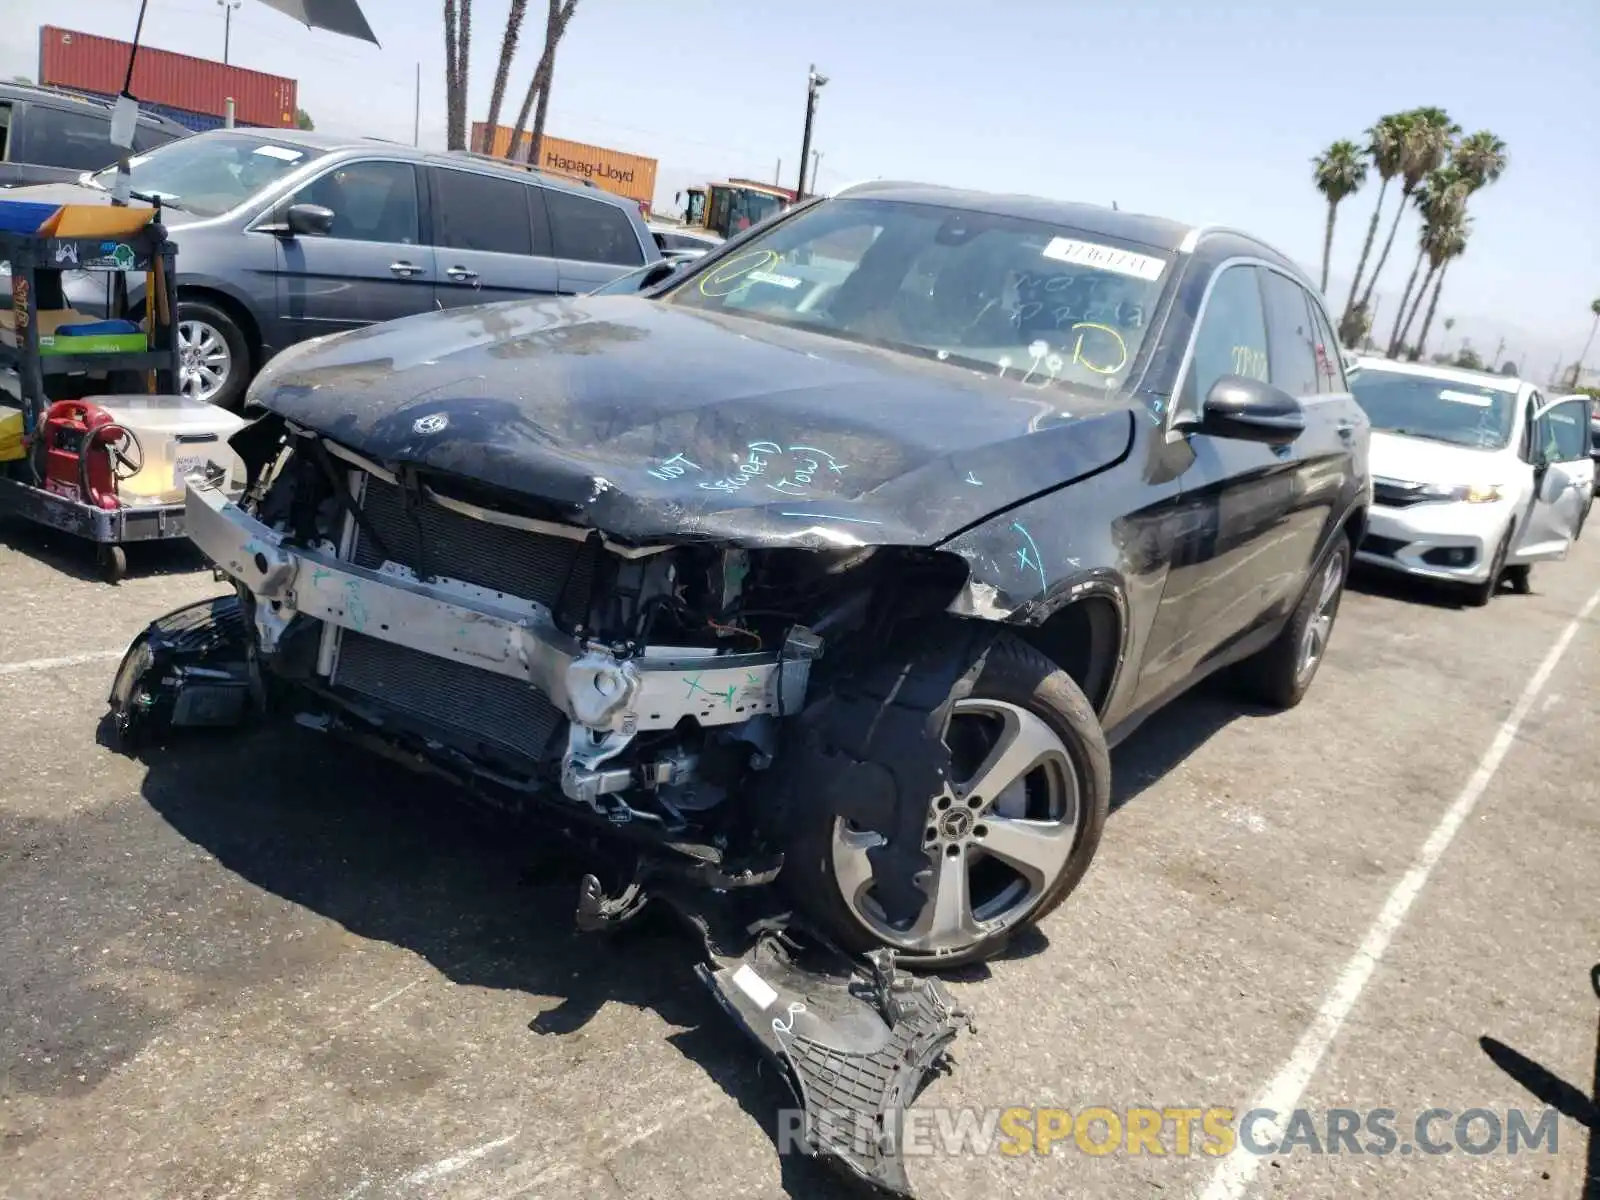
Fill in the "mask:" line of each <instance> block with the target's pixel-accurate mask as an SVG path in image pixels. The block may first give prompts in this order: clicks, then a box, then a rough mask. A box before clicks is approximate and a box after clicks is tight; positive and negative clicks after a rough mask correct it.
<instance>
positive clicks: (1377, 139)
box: [1341, 113, 1410, 323]
mask: <svg viewBox="0 0 1600 1200" xmlns="http://www.w3.org/2000/svg"><path fill="white" fill-rule="evenodd" d="M1409 120H1410V118H1409V117H1408V116H1407V115H1406V114H1405V113H1390V114H1389V115H1388V116H1386V117H1379V118H1378V119H1377V121H1375V122H1373V125H1372V128H1371V129H1368V130H1367V155H1368V157H1370V158H1371V159H1372V165H1373V166H1374V167H1376V168H1377V171H1378V179H1379V180H1380V181H1381V182H1380V183H1379V184H1378V202H1377V203H1376V204H1374V205H1373V206H1372V220H1370V221H1368V222H1367V240H1366V241H1365V242H1363V243H1362V246H1361V261H1360V262H1358V263H1356V277H1355V278H1354V279H1352V280H1351V281H1350V298H1349V299H1348V300H1346V301H1345V302H1344V316H1343V317H1341V323H1342V322H1343V321H1344V319H1345V318H1348V317H1349V316H1350V314H1351V312H1352V311H1353V310H1354V309H1355V306H1356V289H1358V288H1359V287H1360V286H1361V273H1362V272H1363V271H1365V270H1366V269H1367V256H1368V255H1369V254H1371V253H1372V239H1373V238H1375V237H1376V236H1377V235H1378V217H1379V216H1380V215H1381V214H1382V213H1383V198H1384V195H1385V194H1386V193H1387V192H1388V190H1389V180H1391V179H1393V178H1394V177H1395V176H1396V175H1398V174H1400V168H1401V167H1402V166H1404V165H1405V163H1404V158H1403V156H1404V153H1405V141H1406V122H1407V121H1409Z"/></svg>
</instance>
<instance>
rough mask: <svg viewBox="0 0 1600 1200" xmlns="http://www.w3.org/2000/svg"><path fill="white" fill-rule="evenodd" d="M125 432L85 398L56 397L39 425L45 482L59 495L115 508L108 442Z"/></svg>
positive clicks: (102, 410)
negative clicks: (62, 398) (63, 398)
mask: <svg viewBox="0 0 1600 1200" xmlns="http://www.w3.org/2000/svg"><path fill="white" fill-rule="evenodd" d="M121 436H122V427H121V426H120V425H117V424H115V423H113V421H112V419H111V414H110V413H108V412H106V411H105V409H103V408H101V407H99V406H98V405H95V404H90V403H89V402H88V401H86V400H57V401H56V402H55V403H54V404H52V405H51V406H50V408H49V410H48V411H47V412H46V413H45V416H44V420H43V421H42V422H41V423H40V425H39V440H40V442H41V443H42V445H43V449H44V453H43V456H42V457H43V460H44V461H43V465H42V469H41V472H40V473H41V474H42V475H43V477H44V486H45V488H46V489H47V490H48V491H52V492H54V493H55V494H56V495H58V496H67V497H70V498H71V499H73V500H77V501H79V502H80V503H83V504H93V505H95V506H96V507H98V508H105V509H114V508H116V507H118V504H117V482H116V477H115V475H114V474H113V473H112V469H111V455H110V453H109V451H108V450H107V448H106V443H108V442H115V441H116V440H117V439H118V438H120V437H121Z"/></svg>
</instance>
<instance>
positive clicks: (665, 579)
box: [113, 183, 1370, 966]
mask: <svg viewBox="0 0 1600 1200" xmlns="http://www.w3.org/2000/svg"><path fill="white" fill-rule="evenodd" d="M637 285H642V287H639V290H637V291H636V292H635V293H634V294H622V295H618V294H609V295H594V296H589V297H583V298H568V299H554V300H552V299H538V300H526V301H514V302H510V303H501V304H492V305H485V306H481V307H477V308H467V309H454V310H450V311H446V312H438V313H429V314H426V315H423V316H417V317H411V318H407V319H404V320H399V321H394V322H391V323H389V324H385V325H380V326H375V327H372V328H368V329H362V330H357V331H353V332H349V333H344V334H339V335H335V336H333V337H329V338H324V339H319V340H317V341H313V342H308V343H305V344H303V345H301V346H299V347H297V348H294V349H291V350H289V351H287V352H286V353H284V354H282V355H280V356H279V357H278V358H276V359H275V360H273V361H272V363H271V364H270V365H269V366H268V367H267V368H266V370H265V371H263V372H262V374H261V375H260V376H259V378H258V379H257V380H256V381H255V384H254V386H253V387H252V389H251V393H250V397H249V399H250V401H251V403H252V404H253V405H256V406H259V408H260V409H261V410H264V415H262V416H260V418H259V420H257V421H256V422H255V423H254V424H253V425H251V426H250V427H248V428H246V429H245V430H243V431H242V432H241V433H240V434H239V435H238V436H237V437H236V439H235V443H234V444H235V447H236V449H238V451H239V452H240V455H241V457H242V458H243V460H244V461H245V463H246V464H247V466H248V468H249V486H248V489H247V492H246V497H245V499H244V501H243V502H242V503H241V504H238V505H236V504H233V503H230V502H229V501H228V499H227V498H226V497H225V496H224V495H223V493H222V492H221V491H219V490H218V489H216V488H215V487H213V486H211V485H210V484H208V483H206V482H204V481H203V480H200V479H198V478H194V479H191V480H190V481H189V485H188V518H187V519H188V523H189V528H190V530H191V536H192V537H193V539H194V540H195V542H196V543H197V544H198V545H199V546H200V547H201V548H202V549H203V550H204V551H205V553H206V554H207V555H209V556H210V558H211V559H212V560H213V561H214V562H215V563H216V564H217V565H218V567H219V569H220V570H221V571H222V572H225V573H226V574H227V575H228V576H229V577H231V578H232V579H233V580H234V581H235V584H236V590H237V598H236V599H233V600H231V601H230V602H228V603H227V604H225V605H209V606H202V607H201V608H197V609H194V610H189V611H188V612H186V613H180V614H175V615H174V616H173V617H171V618H167V619H165V620H164V621H163V622H158V623H157V624H156V625H155V626H153V627H152V629H151V630H150V631H147V634H146V635H145V636H144V637H143V638H142V639H141V641H140V643H139V644H137V645H136V647H135V648H134V651H133V652H132V653H131V654H130V656H129V659H128V661H127V662H126V663H125V664H124V667H123V670H122V671H121V672H120V673H119V676H118V680H117V684H116V690H115V692H114V694H113V703H114V706H115V708H116V711H117V716H118V722H119V725H120V726H121V728H122V729H123V730H124V731H125V732H126V733H127V734H128V735H129V736H133V735H135V734H137V733H138V732H139V731H140V730H141V729H148V728H150V727H151V725H152V724H153V723H162V722H164V723H168V724H197V723H207V722H215V721H220V720H226V719H230V718H232V717H234V716H236V715H238V712H239V711H240V709H241V707H242V706H243V705H245V704H246V703H249V704H251V705H253V706H255V707H258V708H259V707H266V708H269V709H275V710H279V711H286V712H291V713H293V714H295V715H296V716H298V717H299V718H300V719H301V721H302V722H303V723H309V724H312V725H314V726H317V727H320V728H326V729H331V730H337V731H341V732H343V733H346V734H349V735H352V736H355V737H357V738H359V739H361V740H364V741H365V742H367V743H368V744H371V745H373V746H376V747H379V748H384V749H388V750H391V751H395V752H398V753H400V754H401V756H402V757H405V758H407V759H409V760H411V761H414V762H423V763H426V764H427V765H428V766H430V767H431V768H434V769H436V770H440V771H443V772H446V773H448V774H449V775H451V776H452V777H454V778H455V779H458V780H459V781H461V782H462V783H464V784H467V785H468V786H470V787H471V788H473V789H474V790H476V791H478V792H480V793H482V794H483V795H485V796H489V797H492V798H495V799H497V800H499V801H500V802H502V803H508V804H511V805H513V806H517V807H522V808H526V809H528V810H530V811H537V812H538V813H540V814H541V819H542V820H543V821H545V822H546V823H547V824H548V823H549V822H550V821H552V819H553V820H555V821H556V822H558V823H559V824H561V825H563V826H565V827H568V828H570V829H572V830H574V831H577V832H579V833H580V834H585V833H586V836H588V837H589V838H590V840H591V841H595V840H598V841H601V842H603V843H604V844H607V845H612V846H624V847H627V848H628V849H627V857H628V858H629V859H630V860H634V861H636V863H637V866H638V870H637V871H636V872H635V873H634V874H633V875H632V876H631V879H632V882H631V884H630V885H629V886H628V887H627V888H626V889H624V890H622V891H619V892H616V893H610V894H601V893H596V894H594V895H592V896H590V897H588V898H587V903H588V904H589V909H590V915H591V916H593V917H595V918H596V919H603V918H604V917H607V916H617V915H621V914H624V913H625V912H627V911H631V910H632V909H633V908H635V907H636V906H637V904H638V903H639V901H640V899H641V897H642V896H643V895H644V894H645V893H647V892H648V891H649V888H650V886H651V884H650V881H651V880H656V879H665V878H669V877H673V878H676V879H677V880H678V881H679V882H682V881H685V880H688V881H694V882H698V883H702V884H705V885H708V886H710V887H712V888H715V889H719V890H727V889H732V888H736V887H740V886H746V885H760V884H766V883H771V882H774V881H775V882H776V883H777V884H778V885H779V886H780V887H783V888H785V889H786V890H787V894H788V896H789V897H791V898H792V901H793V903H794V905H795V906H796V908H797V909H798V910H799V911H800V912H801V913H803V914H804V916H805V917H806V918H808V919H809V921H810V923H811V924H812V925H814V926H815V927H819V928H820V929H821V931H822V932H824V933H825V934H826V935H827V937H828V938H829V939H830V940H832V941H833V942H834V943H836V944H838V945H840V946H843V947H845V948H847V949H850V950H853V951H858V952H862V951H868V950H873V949H875V948H879V947H888V948H891V949H893V950H894V951H895V954H896V956H897V957H898V958H899V959H900V960H901V961H904V962H907V963H910V964H913V965H916V964H921V965H924V966H926V965H933V964H940V965H942V964H954V963H956V962H962V961H971V960H976V959H981V958H985V957H987V956H989V955H991V954H993V953H994V952H996V951H997V950H998V949H999V948H1000V947H1001V946H1002V945H1004V944H1005V942H1006V941H1007V940H1008V939H1009V938H1011V937H1012V936H1013V935H1015V934H1016V933H1017V932H1018V931H1019V930H1021V929H1023V928H1025V927H1027V926H1028V925H1030V924H1032V923H1034V922H1036V921H1038V920H1039V919H1040V918H1041V917H1042V916H1043V915H1044V914H1046V913H1047V912H1049V911H1050V910H1051V909H1052V908H1053V907H1055V906H1056V905H1057V904H1059V903H1060V902H1061V901H1062V900H1063V899H1064V898H1065V897H1066V896H1067V894H1068V893H1069V892H1071V891H1072V889H1073V888H1074V887H1075V886H1076V885H1077V883H1078V881H1079V880H1080V879H1081V878H1082V877H1083V874H1084V871H1085V870H1086V869H1087V867H1088V865H1089V862H1090V859H1091V858H1092V857H1093V855H1094V852H1095V849H1096V846H1097V844H1098V842H1099V840H1100V835H1101V828H1102V826H1103V824H1104V822H1105V819H1106V813H1107V808H1108V803H1109V801H1110V796H1111V772H1110V765H1109V758H1108V747H1109V746H1110V745H1113V744H1115V743H1116V741H1117V740H1118V739H1120V738H1122V737H1123V736H1125V735H1126V734H1127V733H1128V732H1129V731H1131V730H1132V729H1133V728H1134V727H1135V726H1136V725H1137V724H1138V723H1139V722H1140V721H1141V720H1143V719H1144V718H1145V717H1146V716H1147V715H1148V714H1149V713H1151V712H1152V711H1153V710H1155V709H1156V708H1158V707H1159V706H1160V705H1162V704H1163V703H1165V702H1166V701H1168V700H1171V699H1172V698H1173V697H1174V696H1175V695H1177V694H1178V693H1179V692H1181V691H1183V690H1184V689H1185V688H1187V687H1189V686H1190V685H1192V684H1194V683H1195V682H1196V681H1197V680H1199V679H1201V678H1203V677H1205V676H1207V675H1210V674H1212V673H1213V672H1216V671H1218V670H1219V669H1221V668H1224V667H1228V668H1231V669H1232V673H1233V674H1234V676H1235V677H1236V678H1237V680H1238V682H1239V683H1240V685H1241V686H1243V687H1245V688H1247V689H1248V690H1249V693H1250V694H1251V695H1252V696H1254V697H1255V698H1257V699H1259V700H1261V701H1263V702H1266V703H1268V704H1271V705H1276V706H1289V705H1293V704H1295V703H1297V702H1298V701H1299V700H1300V699H1301V697H1302V696H1303V695H1304V694H1305V691H1306V688H1307V687H1308V685H1309V684H1310V682H1311V680H1312V677H1313V676H1314V675H1315V673H1316V671H1317V668H1318V666H1319V665H1320V663H1321V661H1322V658H1323V654H1324V651H1325V650H1326V648H1327V645H1328V638H1329V633H1330V630H1331V628H1332V625H1333V621H1334V617H1335V615H1336V613H1337V611H1338V607H1339V600H1340V596H1341V593H1342V588H1343V584H1344V578H1345V572H1346V568H1347V566H1348V564H1349V562H1350V556H1351V547H1352V546H1353V545H1354V544H1355V543H1357V542H1359V541H1360V538H1361V533H1362V527H1363V522H1364V519H1365V514H1366V508H1367V505H1368V500H1369V493H1370V482H1369V479H1368V474H1367V423H1366V420H1365V418H1364V416H1363V415H1362V411H1361V409H1360V408H1359V407H1358V406H1357V405H1356V404H1355V403H1354V401H1353V400H1352V398H1351V397H1350V395H1349V392H1348V389H1347V387H1346V384H1345V379H1344V372H1343V366H1342V363H1341V355H1340V353H1339V348H1338V345H1337V343H1336V341H1335V338H1334V335H1333V333H1332V331H1331V325H1330V323H1329V320H1328V316H1327V313H1326V312H1325V310H1324V308H1323V303H1322V300H1321V298H1320V296H1318V294H1317V291H1316V289H1315V287H1314V286H1313V285H1312V284H1311V283H1309V282H1308V280H1307V279H1306V278H1305V276H1304V275H1303V274H1302V273H1301V272H1300V271H1299V270H1298V269H1297V268H1296V267H1295V266H1294V265H1293V264H1292V263H1291V262H1289V260H1287V259H1286V258H1285V257H1284V256H1282V255H1280V254H1278V253H1276V252H1275V251H1273V250H1271V249H1269V248H1268V247H1266V246H1264V245H1263V244H1262V243H1260V242H1259V241H1257V240H1255V239H1254V238H1251V237H1249V236H1247V235H1245V234H1242V233H1238V232H1233V231H1228V230H1213V229H1191V228H1187V227H1185V226H1182V225H1179V224H1176V223H1174V222H1171V221H1167V220H1162V219H1157V218H1153V217H1146V216H1138V215H1134V214H1130V213H1125V212H1116V211H1108V210H1105V209H1101V208H1097V207H1090V206H1085V205H1076V204H1064V203H1054V202H1048V201H1044V200H1037V199H1030V198H1022V197H1014V196H995V195H985V194H980V193H976V192H967V191H955V190H947V189H940V188H933V187H924V186H916V185H905V184H892V183H874V184H869V185H863V186H860V187H856V188H852V189H849V190H847V191H846V192H844V193H842V194H839V195H837V196H834V197H831V198H827V199H820V200H815V201H812V202H809V203H803V204H800V205H797V206H796V207H794V208H793V209H791V210H790V211H788V212H787V213H785V214H783V215H781V216H780V217H778V218H776V219H774V220H771V221H769V222H767V223H765V224H764V225H762V226H760V227H758V228H756V229H753V230H751V231H749V233H747V234H745V235H743V236H741V237H739V238H736V239H734V240H732V241H730V242H728V243H727V244H726V245H724V246H722V247H719V248H718V249H717V250H716V251H714V252H713V253H711V254H708V255H706V256H705V257H704V258H701V259H699V260H696V261H695V262H693V263H689V264H679V265H676V266H673V265H670V264H668V265H661V266H658V267H656V268H652V269H649V270H646V271H644V272H642V273H640V275H639V276H638V277H637V278H635V279H634V280H632V281H631V282H629V283H626V284H622V285H619V288H617V289H607V290H608V291H616V290H626V289H627V288H628V287H634V286H637ZM241 646H243V647H244V648H245V651H247V652H240V647H241ZM230 653H231V654H232V655H233V657H232V659H230V660H229V661H230V664H231V665H229V666H227V667H226V668H224V669H221V670H219V669H218V668H217V667H216V662H217V661H218V659H219V657H227V654H230ZM208 664H209V665H208ZM596 833H598V834H600V835H603V836H602V837H600V838H598V839H596V838H595V837H594V835H595V834H596Z"/></svg>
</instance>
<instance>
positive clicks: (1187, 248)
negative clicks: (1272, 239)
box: [1178, 225, 1261, 254]
mask: <svg viewBox="0 0 1600 1200" xmlns="http://www.w3.org/2000/svg"><path fill="white" fill-rule="evenodd" d="M1208 233H1232V234H1236V235H1238V236H1239V237H1242V238H1249V239H1250V240H1251V241H1252V242H1259V241H1260V240H1261V239H1260V238H1258V237H1256V235H1255V234H1253V233H1250V232H1249V231H1247V230H1244V229H1235V228H1234V227H1233V226H1232V225H1196V226H1195V227H1194V228H1193V229H1191V230H1189V232H1188V233H1186V234H1184V235H1183V241H1181V242H1179V243H1178V253H1179V254H1193V253H1194V250H1195V247H1196V246H1198V245H1199V244H1200V239H1201V238H1203V237H1205V236H1206V234H1208Z"/></svg>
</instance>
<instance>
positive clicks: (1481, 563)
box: [1350, 358, 1595, 604]
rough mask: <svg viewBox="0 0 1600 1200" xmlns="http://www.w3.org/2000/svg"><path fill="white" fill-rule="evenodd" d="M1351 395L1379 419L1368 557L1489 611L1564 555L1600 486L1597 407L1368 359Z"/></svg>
mask: <svg viewBox="0 0 1600 1200" xmlns="http://www.w3.org/2000/svg"><path fill="white" fill-rule="evenodd" d="M1350 386H1351V390H1352V391H1353V392H1354V393H1355V397H1356V400H1357V401H1358V402H1359V403H1360V404H1361V407H1362V408H1363V409H1365V410H1366V413H1367V416H1368V418H1369V419H1370V420H1371V422H1372V476H1373V505H1372V510H1371V517H1370V519H1369V521H1368V524H1367V533H1366V537H1365V538H1364V539H1363V540H1362V543H1361V546H1360V549H1359V550H1358V551H1357V553H1356V558H1357V559H1358V560H1359V561H1362V562H1366V563H1372V564H1374V565H1377V566H1382V567H1389V568H1392V569H1397V570H1401V571H1406V572H1409V573H1411V574H1414V575H1425V576H1428V577H1430V578H1433V579H1443V580H1449V581H1453V582H1456V583H1460V584H1463V585H1466V587H1467V589H1468V590H1467V599H1468V601H1469V602H1470V603H1473V604H1487V603H1488V602H1489V599H1490V598H1491V597H1492V596H1493V595H1494V593H1495V589H1496V588H1497V587H1498V586H1499V583H1500V580H1501V579H1502V578H1503V577H1504V578H1509V579H1510V581H1511V583H1512V585H1513V586H1515V587H1516V588H1517V589H1518V590H1519V591H1526V590H1527V587H1528V574H1529V572H1530V571H1531V569H1532V566H1533V564H1534V563H1536V562H1540V561H1543V560H1547V559H1559V558H1564V557H1566V553H1567V547H1568V546H1569V545H1570V544H1571V542H1572V540H1573V539H1574V538H1575V537H1576V536H1577V534H1578V531H1579V529H1580V528H1581V527H1582V525H1583V519H1584V517H1585V516H1586V515H1587V513H1588V508H1589V504H1590V501H1591V500H1592V498H1593V490H1594V472H1595V467H1594V461H1593V460H1592V459H1591V458H1590V456H1589V450H1590V447H1589V420H1590V400H1589V398H1588V397H1587V396H1566V397H1561V398H1558V399H1555V400H1547V399H1546V398H1545V397H1543V396H1542V395H1541V394H1540V392H1539V389H1538V388H1537V387H1535V386H1534V385H1533V384H1531V383H1528V382H1526V381H1525V380H1521V379H1516V378H1513V377H1509V376H1503V375H1492V374H1488V373H1486V372H1482V371H1468V370H1462V369H1459V368H1454V367H1440V366H1432V365H1428V364H1424V363H1402V362H1393V361H1390V360H1388V359H1382V358H1360V359H1358V360H1357V364H1356V370H1355V372H1354V373H1353V374H1352V375H1351V376H1350Z"/></svg>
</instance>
